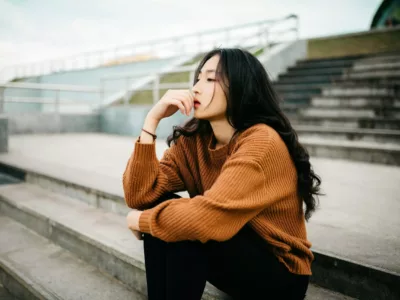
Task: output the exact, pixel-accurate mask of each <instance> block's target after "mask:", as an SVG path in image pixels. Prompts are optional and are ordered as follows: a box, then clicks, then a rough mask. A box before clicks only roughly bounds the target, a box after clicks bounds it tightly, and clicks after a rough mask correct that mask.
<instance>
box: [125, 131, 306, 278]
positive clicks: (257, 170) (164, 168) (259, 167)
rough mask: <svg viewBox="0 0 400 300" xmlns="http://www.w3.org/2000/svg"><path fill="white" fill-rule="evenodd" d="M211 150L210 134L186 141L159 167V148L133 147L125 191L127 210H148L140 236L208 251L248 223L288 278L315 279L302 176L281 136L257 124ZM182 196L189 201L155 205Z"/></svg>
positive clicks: (168, 153) (169, 151) (172, 149)
mask: <svg viewBox="0 0 400 300" xmlns="http://www.w3.org/2000/svg"><path fill="white" fill-rule="evenodd" d="M214 144H215V138H214V136H213V134H209V135H206V136H200V135H195V136H192V137H183V136H181V137H180V138H179V139H178V141H177V143H176V144H174V145H172V146H171V147H170V148H169V149H167V150H166V151H165V153H164V156H163V158H162V160H161V161H159V160H158V159H157V157H156V151H155V144H154V143H153V144H141V143H139V142H138V141H136V145H135V149H134V151H133V153H132V156H131V157H130V159H129V161H128V163H127V166H126V170H125V172H124V174H123V188H124V194H125V201H126V203H127V205H128V206H129V207H131V208H136V209H142V210H144V212H143V213H142V215H141V217H140V220H139V227H140V230H141V231H142V232H144V233H150V234H151V235H153V236H155V237H157V238H160V239H162V240H164V241H167V242H174V241H182V240H199V241H201V242H203V243H204V242H207V241H208V240H216V241H225V240H228V239H230V238H232V237H233V236H234V235H235V234H236V233H237V232H238V231H239V230H240V229H241V228H242V227H243V226H244V225H245V224H246V223H249V225H250V226H251V227H252V228H253V229H254V230H255V231H256V232H257V233H258V234H259V235H260V236H262V237H263V238H264V239H265V241H266V243H268V244H269V245H270V247H271V250H272V251H273V253H274V254H275V255H276V256H277V257H278V259H279V260H280V261H281V262H282V263H283V264H285V265H286V267H287V268H288V269H289V271H291V272H292V273H296V274H303V275H311V262H312V260H313V254H312V252H311V250H310V247H311V243H310V242H309V241H308V240H307V233H306V226H305V218H304V214H303V209H302V201H301V200H300V199H299V197H298V195H297V173H296V169H295V166H294V164H293V162H292V160H291V157H290V155H289V152H288V150H287V148H286V145H285V143H284V142H283V141H282V139H281V138H280V136H279V134H278V133H277V132H276V131H275V130H274V129H272V128H271V127H269V126H267V125H264V124H257V125H254V126H252V127H251V128H249V129H247V130H245V131H244V132H242V133H241V134H240V135H239V136H238V138H236V139H235V142H234V143H233V145H231V146H228V145H226V146H224V147H221V148H218V149H216V148H215V147H214ZM185 190H187V191H188V193H189V195H190V198H179V199H171V200H169V201H165V202H163V203H161V204H159V205H157V206H154V205H152V204H153V202H154V201H155V200H156V199H157V198H159V197H160V196H161V195H162V194H164V193H166V192H179V191H185ZM153 206H154V207H153Z"/></svg>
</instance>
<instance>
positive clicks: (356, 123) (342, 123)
mask: <svg viewBox="0 0 400 300" xmlns="http://www.w3.org/2000/svg"><path fill="white" fill-rule="evenodd" d="M287 116H288V117H289V119H290V121H291V123H292V124H293V125H307V126H321V127H342V128H353V129H356V128H365V129H396V130H397V129H400V122H399V119H397V118H389V117H375V118H365V117H359V118H357V117H353V116H349V117H325V116H309V117H304V116H298V115H294V114H287Z"/></svg>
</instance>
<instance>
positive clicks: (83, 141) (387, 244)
mask: <svg viewBox="0 0 400 300" xmlns="http://www.w3.org/2000/svg"><path fill="white" fill-rule="evenodd" d="M134 142H135V137H121V136H113V135H105V134H65V135H27V136H12V137H11V138H10V141H9V150H10V151H9V153H8V154H2V155H0V161H5V162H10V163H13V164H15V165H20V166H22V167H24V168H29V169H32V170H36V171H40V172H43V173H46V174H49V175H52V176H55V177H59V178H62V179H67V180H70V181H72V182H77V183H80V184H84V185H87V186H91V187H95V188H97V189H101V190H104V191H107V192H111V193H114V194H118V195H122V185H121V179H122V173H123V170H124V168H125V166H126V162H127V160H128V158H129V156H130V154H131V152H132V150H133V147H134ZM166 147H167V146H166V144H165V142H159V143H158V144H157V155H158V156H159V157H161V156H162V153H163V151H164V150H165V149H166ZM312 163H313V165H314V169H315V171H316V172H317V173H318V174H319V175H320V176H321V177H322V179H323V192H324V193H325V194H326V196H323V197H321V198H320V203H321V205H320V209H319V210H318V211H317V212H316V213H315V214H314V216H313V217H312V219H311V221H310V223H309V224H308V232H309V239H310V240H311V242H312V243H313V249H315V250H319V251H321V252H324V253H328V254H333V255H336V256H339V257H342V258H346V259H350V260H353V261H356V262H359V263H363V264H368V265H372V266H375V267H377V268H382V269H386V270H390V271H392V272H396V273H400V264H399V261H400V251H398V249H400V238H399V237H400V218H399V215H400V168H399V167H391V166H384V165H372V164H365V163H359V162H350V161H344V160H330V159H321V158H314V159H312Z"/></svg>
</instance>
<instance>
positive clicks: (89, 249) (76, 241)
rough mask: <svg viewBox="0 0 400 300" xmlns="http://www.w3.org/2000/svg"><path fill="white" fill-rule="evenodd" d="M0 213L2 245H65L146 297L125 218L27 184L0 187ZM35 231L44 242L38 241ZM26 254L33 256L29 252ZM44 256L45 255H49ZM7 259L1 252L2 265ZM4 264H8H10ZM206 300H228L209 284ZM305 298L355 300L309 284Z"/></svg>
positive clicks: (138, 246) (137, 249)
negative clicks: (22, 239)
mask: <svg viewBox="0 0 400 300" xmlns="http://www.w3.org/2000/svg"><path fill="white" fill-rule="evenodd" d="M0 208H1V212H2V213H4V214H5V215H7V216H8V217H4V216H3V217H1V216H0V225H1V227H0V241H2V240H7V241H8V242H9V246H8V247H12V245H13V246H14V248H19V247H20V246H21V243H23V242H21V241H20V240H19V239H21V237H24V240H29V239H34V240H36V242H35V243H36V244H38V245H37V246H38V247H37V248H39V249H40V250H43V248H44V249H46V248H47V247H48V246H49V244H50V245H52V248H56V249H60V248H59V246H61V247H62V248H63V249H66V250H68V251H70V252H71V253H73V254H74V255H77V256H78V257H80V259H82V260H83V261H85V262H84V263H82V264H83V265H85V264H86V263H88V264H90V265H92V266H93V267H95V268H96V269H98V270H101V271H102V272H104V273H107V274H112V276H114V277H115V278H118V279H119V281H121V282H123V283H125V284H126V285H127V286H128V287H130V288H131V289H133V290H136V291H138V292H140V293H141V294H146V282H145V273H144V272H145V269H144V257H143V242H142V241H138V240H136V239H135V238H134V237H133V236H132V233H131V232H130V231H129V230H128V229H127V227H126V221H125V218H123V217H121V216H118V215H116V214H113V213H110V212H107V211H106V210H102V209H98V208H94V207H92V206H89V205H87V204H85V203H82V202H81V201H77V200H76V199H74V198H71V197H67V196H62V195H59V194H57V193H53V192H50V191H48V190H45V189H42V188H40V187H38V186H36V185H32V184H28V183H22V184H10V185H8V186H2V187H0ZM16 221H17V222H16ZM20 223H21V224H20ZM23 225H24V226H23ZM26 227H27V228H29V229H30V230H28V229H27V228H26ZM31 230H32V231H35V232H36V233H39V234H40V235H41V236H43V237H44V238H39V237H37V236H36V235H35V234H33V233H32V232H31ZM21 233H22V234H21ZM25 243H26V244H27V243H29V241H28V242H25ZM53 243H54V244H53ZM15 244H17V246H16V245H15ZM24 245H25V244H24ZM24 251H25V252H29V249H28V250H24ZM42 252H43V256H45V255H46V253H47V252H48V251H46V250H44V251H42ZM7 253H8V252H7ZM7 253H6V255H7ZM50 254H51V253H50ZM3 256H4V255H2V253H1V251H0V266H1V261H2V259H3V260H4V258H3ZM50 256H52V255H50ZM7 258H8V256H7ZM50 259H51V258H50ZM5 260H6V263H7V261H8V260H7V259H5ZM20 267H21V266H20ZM24 267H25V270H26V272H25V273H29V271H30V270H29V268H28V267H29V266H24ZM39 269H40V268H39ZM42 271H46V270H42ZM95 273H98V272H95ZM70 284H71V281H69V280H68V279H67V278H66V279H64V287H63V288H64V289H67V288H68V287H69V286H70ZM44 286H46V284H44ZM14 290H15V289H14ZM17 291H18V290H17ZM116 292H118V291H116ZM140 296H141V295H139V294H138V297H137V298H129V299H138V300H139V299H143V298H144V297H143V296H142V297H140ZM62 299H66V298H62ZM88 299H92V298H88ZM113 299H117V298H113ZM202 299H203V300H222V299H229V297H227V295H225V294H223V293H221V292H220V291H218V290H217V289H215V288H214V287H212V286H211V285H209V284H207V286H206V289H205V292H204V294H203V297H202ZM306 299H307V300H326V299H331V300H339V299H342V300H345V299H352V298H350V297H346V296H344V295H342V294H339V293H335V292H332V291H330V290H327V289H323V288H321V287H318V286H316V285H313V284H311V285H310V286H309V289H308V292H307V298H306Z"/></svg>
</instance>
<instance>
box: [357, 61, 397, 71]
mask: <svg viewBox="0 0 400 300" xmlns="http://www.w3.org/2000/svg"><path fill="white" fill-rule="evenodd" d="M392 69H400V58H398V60H396V61H391V62H376V63H365V62H356V63H355V64H354V66H353V67H352V68H351V70H352V71H356V72H365V71H374V70H392Z"/></svg>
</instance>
